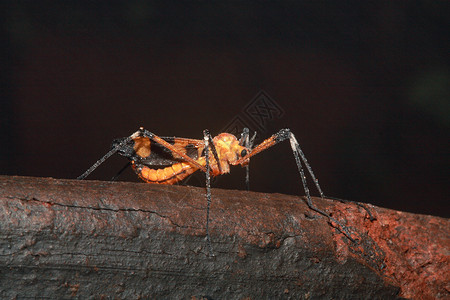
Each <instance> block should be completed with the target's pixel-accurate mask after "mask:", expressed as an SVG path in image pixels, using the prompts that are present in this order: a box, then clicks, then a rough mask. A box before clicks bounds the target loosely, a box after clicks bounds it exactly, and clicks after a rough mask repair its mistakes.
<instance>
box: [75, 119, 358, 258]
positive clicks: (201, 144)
mask: <svg viewBox="0 0 450 300" xmlns="http://www.w3.org/2000/svg"><path fill="white" fill-rule="evenodd" d="M255 136H256V133H255V134H254V135H253V137H251V138H250V134H249V130H248V129H247V128H245V129H244V130H243V132H242V134H241V136H240V139H238V138H236V136H234V135H232V134H230V133H221V134H219V135H217V136H216V137H214V138H213V137H212V136H211V135H210V133H209V131H208V130H204V131H203V140H198V139H190V138H175V137H159V136H158V135H156V134H154V133H152V132H150V131H148V130H146V129H144V128H142V127H141V128H139V130H137V131H136V132H134V133H133V134H132V135H130V136H128V137H125V138H121V139H116V140H114V142H113V145H112V148H111V150H110V151H109V152H108V153H106V154H105V155H104V156H103V157H102V158H100V159H99V160H98V161H97V162H96V163H95V164H94V165H92V166H91V167H90V168H89V169H88V170H86V172H84V173H83V174H82V175H81V176H79V177H78V179H84V178H86V177H87V176H88V175H89V174H90V173H92V171H94V170H95V169H96V168H97V167H98V166H99V165H101V164H102V163H103V162H104V161H105V160H107V159H108V158H109V157H110V156H111V155H113V154H114V153H116V152H118V153H119V154H120V155H123V156H125V157H126V158H128V159H129V161H130V164H131V166H132V168H133V169H134V171H135V172H136V174H137V175H138V176H139V177H140V178H141V179H142V180H144V181H146V182H148V183H157V184H174V183H176V182H179V181H181V180H183V179H185V178H186V177H188V176H189V175H191V174H192V173H194V172H196V171H198V170H200V171H202V172H204V173H205V174H206V199H207V209H206V240H207V244H208V250H209V254H210V255H213V250H212V246H211V238H210V235H209V222H210V217H209V211H210V206H211V176H218V175H221V174H225V173H229V172H230V165H241V166H243V167H246V185H247V187H248V186H249V169H248V164H249V162H250V158H251V157H253V156H255V155H256V154H258V153H260V152H262V151H264V150H266V149H268V148H270V147H272V146H274V145H276V144H278V143H280V142H282V141H286V140H288V141H289V143H290V146H291V148H292V152H293V155H294V159H295V162H296V164H297V167H298V171H299V173H300V178H301V181H302V185H303V188H304V190H305V194H306V203H307V205H308V207H309V208H310V209H311V210H313V211H315V212H317V213H319V214H321V215H323V216H326V217H327V218H328V219H329V220H330V221H331V222H334V223H335V224H338V225H339V227H340V228H338V230H339V231H340V232H341V233H343V234H344V235H345V236H347V237H348V238H349V239H350V240H352V241H354V239H353V238H352V237H351V234H350V232H349V231H348V228H347V227H346V226H345V225H343V224H341V223H340V222H339V221H338V220H336V219H334V218H333V217H331V216H330V215H329V214H328V213H326V212H325V211H323V210H321V209H319V208H317V207H316V206H315V205H314V204H313V202H312V200H311V194H310V191H309V188H308V185H307V182H306V176H305V172H304V171H303V167H302V162H303V164H304V165H305V167H306V169H307V171H308V173H309V175H310V176H311V178H312V180H313V182H314V184H315V186H316V188H317V190H318V192H319V194H320V197H322V198H324V194H323V192H322V189H321V188H320V185H319V181H318V180H317V178H316V176H315V175H314V173H313V170H312V168H311V166H310V165H309V163H308V161H307V160H306V157H305V155H304V154H303V151H302V150H301V148H300V146H299V143H298V141H297V139H296V138H295V136H294V134H293V133H292V132H291V131H290V130H289V129H281V130H280V131H278V132H277V133H275V134H273V135H272V136H270V137H269V138H267V139H265V140H264V141H263V142H261V143H260V144H258V145H257V146H256V147H253V142H254V139H255ZM335 199H337V198H335ZM337 200H341V199H337Z"/></svg>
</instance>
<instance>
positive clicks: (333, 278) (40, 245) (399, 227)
mask: <svg viewBox="0 0 450 300" xmlns="http://www.w3.org/2000/svg"><path fill="white" fill-rule="evenodd" d="M204 193H205V191H204V189H203V188H194V187H183V186H161V185H152V184H136V183H120V182H119V183H110V182H99V181H76V180H56V179H50V178H30V177H7V176H0V251H1V252H0V297H1V298H13V297H18V298H20V297H56V298H60V297H61V298H62V297H74V296H77V297H80V298H86V297H92V296H95V297H102V296H105V297H110V296H114V297H119V298H139V297H148V296H150V297H165V298H168V297H169V298H190V297H196V298H201V297H206V296H208V297H212V298H244V297H250V298H253V299H256V298H261V297H263V298H275V297H277V298H293V299H298V298H357V299H364V298H365V299H377V298H378V299H395V298H398V297H405V298H411V299H435V298H443V299H444V298H448V297H450V293H449V291H450V287H449V284H448V282H449V280H448V279H449V278H450V274H449V272H450V271H449V270H450V268H449V252H450V237H449V235H450V233H449V231H450V230H449V229H450V226H449V225H450V222H449V220H448V219H444V218H439V217H433V216H425V215H417V214H410V213H405V212H399V211H393V210H389V209H385V208H379V207H375V206H371V205H369V209H370V210H371V211H372V213H373V214H374V216H375V217H376V218H377V219H376V220H374V221H371V220H370V219H369V218H368V215H367V212H366V211H365V210H364V209H362V208H361V207H359V206H357V205H354V204H344V203H340V202H336V201H331V200H322V199H318V198H314V199H313V201H314V202H315V203H316V205H317V206H318V207H319V208H321V209H324V210H326V211H328V212H329V213H331V214H332V215H333V217H335V218H337V219H338V220H340V221H341V222H345V223H346V224H347V226H348V227H349V228H350V229H351V231H352V234H353V236H354V237H357V238H358V242H357V243H354V242H351V241H350V240H349V239H348V238H346V237H345V236H344V235H343V234H342V233H340V232H339V231H338V230H336V229H335V228H334V227H332V226H331V225H330V224H329V223H328V221H327V219H326V218H325V217H323V216H321V215H317V214H316V213H314V212H312V211H311V210H310V209H308V207H307V206H306V204H305V203H304V200H303V199H302V198H299V197H294V196H287V195H281V194H262V193H254V192H245V191H232V190H219V189H213V193H212V196H213V203H212V207H211V220H212V221H211V239H212V244H213V248H214V251H215V254H216V256H215V257H213V258H211V257H209V256H208V255H207V247H206V242H205V240H204V237H205V214H206V212H205V207H206V200H205V195H204Z"/></svg>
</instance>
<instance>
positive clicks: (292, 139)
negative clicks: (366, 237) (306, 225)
mask: <svg viewBox="0 0 450 300" xmlns="http://www.w3.org/2000/svg"><path fill="white" fill-rule="evenodd" d="M288 135H289V142H290V144H291V148H292V152H293V154H294V158H295V162H296V163H297V167H298V171H299V173H300V177H301V179H302V184H303V189H304V190H305V194H306V200H307V202H306V203H307V204H308V206H309V208H310V209H312V210H314V211H315V212H318V213H320V214H321V215H323V216H326V217H327V218H328V219H329V220H330V221H332V222H334V223H336V224H338V225H339V227H340V228H338V230H339V231H341V232H342V233H343V234H344V235H345V236H347V238H348V239H349V240H351V241H352V242H356V241H355V240H354V239H353V238H352V236H351V233H350V232H349V230H348V228H347V227H346V226H345V225H344V224H342V223H341V222H339V221H338V220H336V219H335V218H333V217H332V216H330V215H329V214H328V213H326V212H325V211H323V210H321V209H319V208H318V207H316V206H315V205H314V204H313V202H312V200H311V195H310V193H309V188H308V185H307V183H306V176H305V174H304V172H303V168H302V164H301V161H300V158H301V160H302V161H303V163H304V164H305V166H306V169H307V170H308V172H309V174H310V175H311V178H312V180H313V181H314V184H315V185H316V188H317V190H318V191H319V193H320V197H321V198H322V199H323V198H324V194H323V192H322V189H321V188H320V185H319V180H317V178H316V176H314V173H313V171H312V168H311V166H310V165H309V163H308V161H307V159H306V156H305V154H304V153H303V151H302V150H301V148H300V145H299V144H298V142H297V139H296V138H295V136H294V134H293V133H292V132H290V131H288Z"/></svg>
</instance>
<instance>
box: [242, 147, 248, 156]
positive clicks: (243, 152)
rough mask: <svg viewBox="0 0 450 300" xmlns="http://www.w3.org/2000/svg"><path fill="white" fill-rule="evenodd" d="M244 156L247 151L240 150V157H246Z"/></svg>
mask: <svg viewBox="0 0 450 300" xmlns="http://www.w3.org/2000/svg"><path fill="white" fill-rule="evenodd" d="M246 155H247V150H245V149H244V150H242V151H241V157H244V156H246Z"/></svg>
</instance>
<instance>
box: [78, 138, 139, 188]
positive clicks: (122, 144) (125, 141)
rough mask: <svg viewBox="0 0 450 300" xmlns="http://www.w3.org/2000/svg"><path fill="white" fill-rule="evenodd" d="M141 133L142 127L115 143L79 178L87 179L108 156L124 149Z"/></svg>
mask: <svg viewBox="0 0 450 300" xmlns="http://www.w3.org/2000/svg"><path fill="white" fill-rule="evenodd" d="M141 134H142V129H139V130H138V131H136V132H135V133H133V134H132V135H130V136H129V137H126V138H124V139H122V140H121V141H120V142H118V143H115V144H113V147H112V149H111V150H109V151H108V153H106V154H105V155H104V156H103V157H102V158H100V159H99V160H97V161H96V162H95V164H93V165H92V166H91V167H90V168H89V169H87V170H86V172H84V173H83V174H81V175H80V176H78V177H77V179H78V180H83V179H85V178H86V177H87V176H89V174H91V173H92V172H93V171H94V170H95V169H97V168H98V167H99V166H100V165H101V164H102V163H104V162H105V161H106V160H107V159H108V158H110V157H111V155H113V154H114V153H116V152H117V151H119V150H121V149H123V148H124V147H125V146H126V145H127V144H128V143H129V142H130V141H131V140H132V139H134V138H137V137H138V136H140V135H141Z"/></svg>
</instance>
